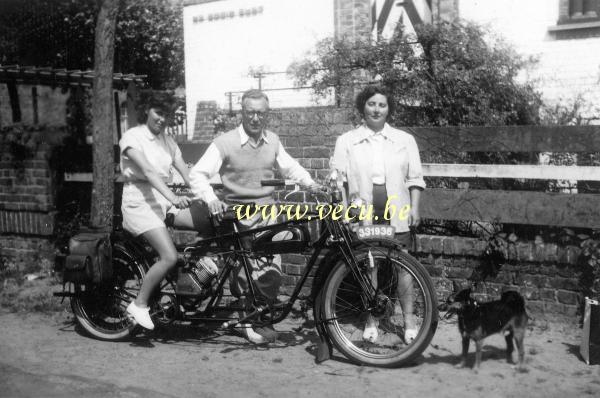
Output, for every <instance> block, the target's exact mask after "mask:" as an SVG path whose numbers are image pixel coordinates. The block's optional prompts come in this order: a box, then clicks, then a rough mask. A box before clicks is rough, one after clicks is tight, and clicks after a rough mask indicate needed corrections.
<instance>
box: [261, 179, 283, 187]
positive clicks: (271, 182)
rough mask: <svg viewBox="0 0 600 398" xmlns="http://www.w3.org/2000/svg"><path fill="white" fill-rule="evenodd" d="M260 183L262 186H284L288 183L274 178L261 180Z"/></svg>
mask: <svg viewBox="0 0 600 398" xmlns="http://www.w3.org/2000/svg"><path fill="white" fill-rule="evenodd" d="M260 185H261V186H263V187H285V186H286V185H289V184H288V183H287V182H286V180H283V179H281V178H275V179H272V180H261V181H260Z"/></svg>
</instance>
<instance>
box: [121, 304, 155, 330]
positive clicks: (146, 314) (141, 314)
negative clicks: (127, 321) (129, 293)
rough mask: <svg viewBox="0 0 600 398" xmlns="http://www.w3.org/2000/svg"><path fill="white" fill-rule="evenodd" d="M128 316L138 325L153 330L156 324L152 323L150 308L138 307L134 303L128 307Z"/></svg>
mask: <svg viewBox="0 0 600 398" xmlns="http://www.w3.org/2000/svg"><path fill="white" fill-rule="evenodd" d="M127 314H128V315H129V317H130V318H132V319H133V320H134V321H135V322H136V323H137V324H138V325H140V326H142V327H144V328H146V329H149V330H153V329H154V323H152V319H151V318H150V308H148V307H138V306H137V305H136V304H135V302H134V301H132V302H131V303H130V304H129V305H128V306H127Z"/></svg>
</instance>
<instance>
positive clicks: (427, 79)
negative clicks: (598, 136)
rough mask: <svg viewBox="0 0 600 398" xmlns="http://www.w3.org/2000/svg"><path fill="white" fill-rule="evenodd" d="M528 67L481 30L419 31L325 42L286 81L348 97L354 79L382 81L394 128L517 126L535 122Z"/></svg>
mask: <svg viewBox="0 0 600 398" xmlns="http://www.w3.org/2000/svg"><path fill="white" fill-rule="evenodd" d="M533 63H534V61H533V60H532V59H524V58H523V57H521V56H519V55H518V54H517V53H516V52H515V51H514V50H513V49H512V48H511V47H510V46H508V45H507V44H505V43H504V42H503V41H502V40H501V39H500V38H498V37H497V36H495V35H493V34H492V32H489V31H486V30H484V29H483V28H482V27H480V26H478V25H475V24H472V23H440V24H435V25H421V26H419V27H418V28H417V37H416V38H414V37H409V36H405V35H402V34H401V33H399V34H398V35H396V36H394V37H392V38H391V39H389V40H383V39H381V40H379V41H377V42H374V43H372V42H362V43H360V42H359V43H348V42H345V41H339V40H333V39H326V40H324V41H322V42H320V43H319V44H318V45H317V47H316V49H315V52H314V54H313V55H312V57H310V59H307V60H303V61H299V62H296V63H294V64H292V65H291V66H290V68H289V73H291V74H292V75H293V76H294V77H295V79H296V83H297V84H298V85H306V84H310V85H311V86H312V87H313V88H314V89H315V91H316V92H317V93H319V94H323V95H325V94H328V93H330V92H331V88H332V87H334V88H335V89H336V93H337V95H338V96H339V95H343V94H344V93H347V92H348V91H349V90H351V89H353V88H354V86H355V85H356V82H355V81H353V79H355V80H359V81H360V80H362V81H365V80H367V81H374V80H376V81H379V82H380V83H381V84H383V85H384V86H386V87H388V88H390V89H391V91H392V92H393V93H394V97H395V98H394V99H395V100H396V102H397V103H398V104H399V105H400V106H399V107H398V109H397V111H396V113H395V114H394V115H391V122H392V124H395V125H398V126H463V125H515V124H536V123H537V122H538V110H539V107H540V105H541V99H540V94H539V93H538V92H537V91H536V90H535V89H534V87H533V85H532V84H531V83H522V82H520V81H519V78H518V77H519V74H520V73H521V72H523V71H524V70H525V69H526V68H527V67H529V66H530V65H532V64H533ZM352 76H353V77H354V78H349V77H352ZM338 102H341V98H339V97H338Z"/></svg>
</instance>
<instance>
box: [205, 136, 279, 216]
mask: <svg viewBox="0 0 600 398" xmlns="http://www.w3.org/2000/svg"><path fill="white" fill-rule="evenodd" d="M266 137H267V142H265V141H264V140H262V141H261V142H260V144H259V145H258V147H256V148H254V147H253V146H252V145H250V142H247V143H245V144H244V145H243V146H242V145H241V144H240V134H239V132H238V130H237V129H235V130H232V131H229V132H227V133H225V134H223V135H221V136H219V137H217V138H215V140H214V141H213V142H214V144H215V146H216V147H217V149H218V150H219V152H220V153H221V157H222V159H223V164H222V165H221V170H220V171H219V174H220V175H221V181H222V182H223V186H224V189H223V193H224V198H223V199H224V200H225V202H228V203H250V202H254V203H257V204H264V203H268V202H272V194H273V190H274V188H273V187H263V186H261V185H260V181H261V180H268V179H272V178H273V177H274V175H275V173H274V170H275V168H276V159H277V154H278V151H279V137H278V136H277V135H276V134H274V133H272V132H270V131H266Z"/></svg>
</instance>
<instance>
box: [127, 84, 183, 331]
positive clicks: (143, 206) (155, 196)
mask: <svg viewBox="0 0 600 398" xmlns="http://www.w3.org/2000/svg"><path fill="white" fill-rule="evenodd" d="M144 97H145V98H144ZM169 99H170V98H169V96H168V95H167V94H165V93H162V92H150V91H149V92H145V93H143V95H142V100H141V104H142V105H141V109H140V110H141V112H140V113H139V115H138V122H140V123H141V124H140V125H138V126H136V127H134V128H131V129H129V130H127V131H126V132H125V134H124V135H123V137H122V138H121V140H120V141H119V148H120V164H121V171H122V174H123V178H124V184H123V200H122V205H121V211H122V213H123V228H124V229H126V230H127V231H129V232H131V233H132V234H133V235H135V236H140V235H141V236H143V237H144V238H146V240H147V241H148V242H149V243H150V245H151V246H152V247H153V248H154V249H155V250H156V252H157V253H158V255H159V260H158V261H157V262H156V263H154V264H153V265H152V267H150V269H149V270H148V272H147V273H146V276H145V277H144V281H143V283H142V287H141V288H140V292H139V294H138V296H137V298H136V299H135V300H134V301H132V302H131V304H129V306H128V307H127V313H128V314H129V316H131V317H132V318H133V319H134V320H135V321H136V322H137V323H138V324H139V325H141V326H143V327H144V328H146V329H153V328H154V324H153V323H152V320H151V318H150V314H149V308H148V299H149V298H150V295H151V294H152V291H153V290H154V289H155V288H156V287H157V286H158V284H159V283H160V281H161V280H162V279H163V278H164V277H165V275H166V274H167V272H168V271H169V270H170V269H171V268H172V267H173V266H174V265H175V263H176V261H177V251H176V249H175V245H174V244H173V240H172V239H171V236H170V235H169V233H168V231H167V228H166V226H165V223H164V220H165V217H166V213H167V211H168V210H169V209H170V208H171V207H173V206H174V207H176V208H177V209H185V208H187V207H189V206H190V203H191V199H190V198H188V197H182V196H177V195H176V194H175V193H173V192H172V191H171V189H170V188H169V187H168V186H167V185H166V182H167V181H168V180H169V173H170V170H171V166H173V167H174V168H175V169H176V170H177V171H178V172H179V173H180V174H181V176H182V177H183V180H184V181H185V183H186V184H188V185H189V177H188V167H187V165H186V164H185V162H184V161H183V158H182V157H181V151H180V150H179V147H178V146H177V144H176V143H175V141H174V140H173V139H172V138H171V137H169V136H167V135H166V134H165V129H166V127H167V120H168V117H169V115H170V113H171V109H170V108H171V107H170V103H171V101H170V100H169Z"/></svg>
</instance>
